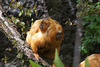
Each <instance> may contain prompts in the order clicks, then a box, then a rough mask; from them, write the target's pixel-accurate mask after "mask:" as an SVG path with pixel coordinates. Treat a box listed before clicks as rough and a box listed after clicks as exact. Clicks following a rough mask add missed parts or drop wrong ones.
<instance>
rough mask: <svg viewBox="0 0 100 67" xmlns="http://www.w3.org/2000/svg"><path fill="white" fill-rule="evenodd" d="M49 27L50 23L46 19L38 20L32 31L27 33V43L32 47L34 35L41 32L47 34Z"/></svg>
mask: <svg viewBox="0 0 100 67" xmlns="http://www.w3.org/2000/svg"><path fill="white" fill-rule="evenodd" d="M49 25H50V23H49V22H48V21H47V20H46V19H44V20H43V19H40V20H36V21H35V22H34V24H33V25H32V26H31V29H30V31H28V32H27V37H26V42H27V43H28V45H29V46H30V44H31V39H32V36H33V35H34V34H36V33H37V32H39V31H41V32H45V31H46V29H47V27H48V26H49ZM42 27H43V28H42Z"/></svg>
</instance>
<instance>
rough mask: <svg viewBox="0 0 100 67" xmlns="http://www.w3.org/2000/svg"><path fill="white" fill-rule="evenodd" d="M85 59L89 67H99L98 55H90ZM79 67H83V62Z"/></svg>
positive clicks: (99, 55)
mask: <svg viewBox="0 0 100 67" xmlns="http://www.w3.org/2000/svg"><path fill="white" fill-rule="evenodd" d="M87 59H88V62H89V67H100V54H92V55H90V56H88V57H87ZM79 67H85V60H84V61H83V62H81V63H80V65H79Z"/></svg>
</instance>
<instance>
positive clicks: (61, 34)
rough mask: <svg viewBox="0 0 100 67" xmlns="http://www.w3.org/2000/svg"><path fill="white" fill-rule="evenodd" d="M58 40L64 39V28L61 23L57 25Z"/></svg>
mask: <svg viewBox="0 0 100 67" xmlns="http://www.w3.org/2000/svg"><path fill="white" fill-rule="evenodd" d="M55 36H56V40H58V41H59V40H62V39H63V30H62V27H61V25H57V26H56V35H55Z"/></svg>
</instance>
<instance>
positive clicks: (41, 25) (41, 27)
mask: <svg viewBox="0 0 100 67" xmlns="http://www.w3.org/2000/svg"><path fill="white" fill-rule="evenodd" d="M43 22H44V19H43V20H42V22H41V23H40V26H39V28H40V29H43Z"/></svg>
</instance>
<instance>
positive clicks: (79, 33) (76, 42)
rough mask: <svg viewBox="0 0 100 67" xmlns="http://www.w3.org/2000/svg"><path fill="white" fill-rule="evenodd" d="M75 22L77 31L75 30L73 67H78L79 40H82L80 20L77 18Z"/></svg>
mask: <svg viewBox="0 0 100 67" xmlns="http://www.w3.org/2000/svg"><path fill="white" fill-rule="evenodd" d="M76 22H77V23H78V25H77V30H76V39H75V47H74V58H73V67H79V63H80V48H79V47H81V38H82V18H78V20H77V21H76Z"/></svg>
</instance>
